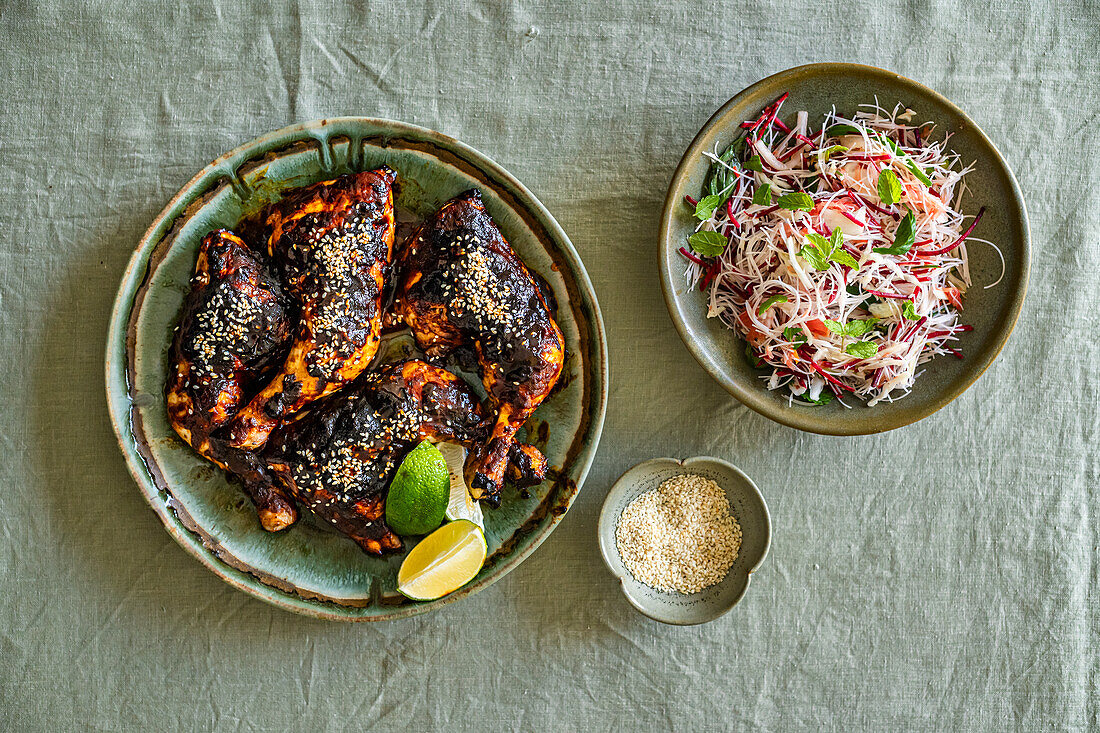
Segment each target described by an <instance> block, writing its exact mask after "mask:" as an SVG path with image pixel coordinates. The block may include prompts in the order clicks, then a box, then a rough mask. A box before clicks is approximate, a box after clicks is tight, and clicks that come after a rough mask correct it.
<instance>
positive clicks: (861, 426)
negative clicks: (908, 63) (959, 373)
mask: <svg viewBox="0 0 1100 733" xmlns="http://www.w3.org/2000/svg"><path fill="white" fill-rule="evenodd" d="M807 72H819V73H829V74H843V73H851V72H859V73H862V74H869V75H872V76H877V77H880V78H889V79H890V80H891V81H893V82H895V83H897V82H900V83H901V84H903V85H909V86H911V87H913V88H914V90H915V91H916V92H918V93H919V94H924V95H927V96H928V97H930V98H931V99H932V100H933V101H934V102H936V103H937V104H940V105H943V106H944V107H947V108H948V109H949V110H950V111H951V112H952V113H953V114H957V115H958V116H959V117H960V118H961V119H962V120H963V121H964V122H966V124H968V125H969V126H970V128H971V129H972V130H973V132H975V133H976V134H977V135H978V137H979V138H980V139H981V140H982V142H983V143H984V144H985V145H987V146H988V147H989V149H990V150H991V151H992V153H993V157H994V159H995V161H996V163H997V164H998V165H999V166H1000V168H1001V169H1002V170H1003V172H1004V173H1005V174H1006V176H1007V179H1008V182H1009V184H1010V187H1011V191H1012V194H1013V196H1012V198H1013V200H1014V202H1015V203H1017V204H1018V206H1019V217H1020V219H1021V220H1022V222H1023V231H1022V232H1021V234H1022V237H1021V242H1022V248H1021V249H1022V251H1021V253H1020V260H1021V266H1020V280H1019V287H1018V288H1016V289H1015V291H1014V292H1013V293H1012V299H1011V301H1010V302H1009V308H1008V315H1007V318H1006V320H1005V321H1004V322H1003V323H1002V324H1001V326H1000V328H999V329H998V332H997V335H996V338H995V341H994V342H993V343H992V344H991V345H990V348H988V349H987V350H986V351H985V352H984V353H983V355H982V357H981V359H980V360H978V362H977V366H976V371H974V372H972V373H971V374H969V375H968V376H967V377H966V378H965V379H964V380H962V384H956V385H955V386H952V387H951V388H950V389H946V390H944V391H942V392H940V393H939V394H937V395H936V396H935V398H934V399H931V400H929V401H928V402H927V403H926V404H925V405H924V406H923V407H922V408H920V409H915V410H912V411H906V412H903V413H900V414H898V415H896V416H894V417H892V418H891V419H885V418H884V417H883V416H882V415H877V416H875V415H868V417H870V418H874V420H865V421H862V422H859V423H855V424H846V423H843V424H841V425H840V426H839V427H838V426H837V425H836V424H834V421H830V420H828V418H827V417H825V416H819V415H816V414H814V413H810V412H805V411H796V410H784V409H779V408H777V407H776V405H774V404H773V403H771V402H769V401H767V400H766V398H765V394H764V393H765V392H766V390H764V391H762V389H761V388H760V387H757V386H755V385H754V386H753V387H746V386H745V385H742V384H741V383H740V382H738V380H737V379H735V378H731V377H729V376H728V375H725V374H723V373H722V371H721V369H720V368H719V365H718V364H717V362H716V361H715V360H714V359H713V358H712V357H711V356H710V355H709V354H708V353H707V351H706V350H705V349H704V348H702V347H701V346H700V345H699V344H698V343H697V342H696V341H695V339H694V337H693V336H692V334H691V333H690V331H689V329H688V326H687V319H686V318H685V316H684V312H683V309H682V308H681V305H680V302H679V298H677V296H676V294H675V289H676V283H675V281H674V280H673V278H674V277H676V275H675V274H674V273H673V272H672V271H670V269H669V266H668V261H669V257H670V256H671V253H670V249H671V250H675V249H676V247H675V246H674V243H673V242H672V241H671V237H672V228H673V217H674V216H675V212H676V209H677V206H678V205H679V197H678V196H677V195H676V189H677V187H678V185H679V183H680V182H681V180H682V179H683V178H684V177H685V175H686V174H687V171H688V170H689V168H690V167H691V166H692V165H694V164H696V162H697V158H698V156H699V154H700V152H701V149H702V145H703V139H704V138H705V137H706V136H707V135H708V134H709V133H710V132H711V130H712V129H713V128H715V127H717V126H719V125H720V124H722V122H723V118H725V117H726V116H728V115H729V114H730V113H731V111H732V109H733V108H734V107H736V106H737V105H738V104H739V103H740V102H741V100H742V99H743V98H745V97H747V96H750V95H752V94H753V93H755V92H756V91H757V90H758V89H760V88H761V87H765V86H770V85H773V84H775V83H777V82H779V81H781V80H783V79H785V78H787V77H794V76H799V75H802V74H805V73H807ZM657 264H658V269H659V273H660V280H661V291H662V293H663V295H664V300H665V306H666V307H667V308H668V312H669V316H670V317H671V319H672V322H673V325H674V326H675V327H676V331H677V333H678V334H679V335H680V339H681V340H682V341H683V342H684V345H685V346H687V349H688V351H689V352H690V353H691V355H692V356H693V357H694V358H695V360H696V361H697V362H698V363H699V365H700V366H701V367H702V368H703V370H704V371H706V372H707V374H709V375H710V376H711V378H712V379H714V380H715V381H716V382H718V384H720V385H721V386H722V387H723V388H724V389H725V390H726V391H727V392H729V393H730V394H731V395H733V396H734V397H736V398H737V399H738V400H739V401H740V402H741V403H742V404H743V405H745V406H746V407H748V408H749V409H751V410H753V411H754V412H756V413H759V414H760V415H763V416H764V417H766V418H768V419H770V420H773V421H775V422H777V423H780V424H782V425H786V426H788V427H791V428H796V429H798V430H803V431H805V432H809V433H817V434H819V435H838V436H847V435H872V434H875V433H883V432H886V431H889V430H895V429H897V428H901V427H905V426H906V425H911V424H913V423H915V422H918V421H920V420H923V419H924V418H926V417H928V416H929V415H932V414H934V413H936V412H938V411H939V410H940V409H942V408H943V407H945V406H946V405H948V404H949V403H951V402H952V401H953V400H955V398H957V397H958V396H959V395H961V394H962V393H963V392H965V391H966V390H967V389H969V388H970V387H971V386H972V385H973V384H974V383H975V382H976V381H978V379H979V378H980V377H981V376H982V375H983V374H984V373H985V371H986V370H987V369H988V368H989V367H990V366H991V365H992V364H993V362H994V361H996V359H997V357H998V356H999V355H1000V353H1001V351H1002V350H1003V349H1004V347H1005V344H1007V343H1008V339H1009V337H1011V335H1012V332H1013V331H1014V330H1015V328H1016V323H1017V322H1018V320H1019V317H1020V312H1021V311H1022V309H1023V305H1024V300H1025V298H1026V296H1027V288H1028V283H1029V280H1030V273H1031V222H1030V219H1029V218H1028V213H1027V205H1026V203H1025V201H1024V196H1023V192H1022V191H1021V189H1020V184H1019V182H1018V181H1017V180H1016V174H1015V173H1013V171H1012V168H1011V167H1010V166H1009V165H1008V162H1007V161H1006V160H1005V158H1004V155H1003V154H1002V153H1001V151H1000V149H998V148H997V146H996V145H995V144H994V143H993V141H992V140H991V139H990V138H989V136H988V135H986V133H985V131H984V130H982V128H981V127H979V126H978V124H977V123H975V122H974V120H972V119H971V118H970V116H969V115H968V114H966V112H964V111H963V110H962V109H961V108H960V107H959V106H958V105H956V104H955V103H954V102H952V101H951V100H949V99H948V98H947V97H945V96H944V95H942V94H940V93H939V92H937V91H935V90H934V89H931V88H929V87H927V86H925V85H924V84H921V83H920V82H918V81H914V80H913V79H910V78H908V77H906V76H902V75H901V74H898V73H896V72H893V71H889V70H888V69H883V68H880V67H878V66H869V65H865V64H855V63H848V62H819V63H810V64H803V65H801V66H794V67H791V68H789V69H784V70H783V71H779V72H777V73H775V74H771V75H770V76H767V77H765V78H763V79H760V80H759V81H757V82H755V83H753V84H750V85H749V86H747V87H745V88H744V89H742V90H741V91H739V92H738V93H737V94H735V95H734V96H733V97H731V98H730V99H729V100H728V101H727V102H726V103H725V104H723V105H722V106H721V107H719V108H718V110H717V111H715V112H714V114H712V115H711V116H710V118H709V119H708V120H707V121H706V123H705V124H704V125H703V126H702V127H701V128H700V129H699V132H698V133H696V135H695V137H694V138H692V141H691V143H690V144H689V145H688V147H687V150H685V151H684V155H683V156H682V157H681V158H680V162H679V164H678V165H677V166H676V170H675V172H673V174H672V178H671V180H670V182H669V186H668V191H667V193H666V194H665V202H664V208H663V210H662V212H661V221H660V227H659V230H658V247H657ZM872 409H873V408H872Z"/></svg>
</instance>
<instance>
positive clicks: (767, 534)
mask: <svg viewBox="0 0 1100 733" xmlns="http://www.w3.org/2000/svg"><path fill="white" fill-rule="evenodd" d="M707 463H712V464H718V465H720V466H722V467H723V468H725V469H726V470H728V471H731V472H732V473H734V474H736V475H737V476H739V477H740V478H741V480H742V481H743V482H744V483H745V484H747V485H748V486H749V488H750V489H751V490H752V491H751V493H752V495H754V496H755V497H756V499H757V500H758V501H759V502H760V508H761V509H763V519H764V549H763V551H762V552H761V553H760V557H758V558H756V562H754V563H753V565H752V567H751V568H749V569H748V570H747V571H746V573H745V585H744V587H743V588H742V589H741V592H740V593H738V594H737V596H736V597H734V598H733V600H732V601H731V602H730V603H729V605H727V606H725V607H724V608H722V609H721V610H720V611H718V612H717V613H715V614H714V615H713V616H709V617H707V618H702V619H699V620H698V621H673V620H670V619H668V618H665V617H661V616H660V615H658V614H657V613H656V612H655V611H653V610H652V609H650V608H648V607H647V606H645V605H643V604H642V603H640V602H638V601H637V600H635V599H634V597H633V596H631V595H630V594H629V593H627V592H626V580H627V579H626V576H624V575H623V574H622V573H619V572H617V571H616V570H615V567H614V566H613V564H612V562H611V554H612V553H614V554H615V556H616V557H619V553H618V549H617V548H616V547H614V542H612V541H610V540H606V539H605V534H606V532H605V530H604V528H605V526H609V525H608V524H607V523H609V522H611V521H612V517H611V507H610V503H611V497H612V496H613V495H615V494H616V493H620V485H622V484H623V481H624V480H625V479H626V477H627V476H628V475H630V474H631V473H634V472H635V471H637V470H638V469H641V468H643V467H647V466H670V467H671V466H676V467H678V468H684V469H690V468H691V467H692V466H694V465H696V464H707ZM722 491H723V492H724V493H725V494H726V496H727V499H728V497H729V491H730V490H729V489H728V488H727V487H725V486H723V487H722ZM635 496H637V494H636V495H635ZM616 524H617V521H616ZM596 538H597V541H598V542H599V545H600V557H601V558H602V559H603V562H604V565H605V566H606V567H607V570H608V572H610V573H611V575H612V576H614V578H615V581H616V582H617V584H618V587H619V592H620V593H622V594H623V597H625V598H626V600H627V603H629V604H630V605H631V606H632V607H633V608H634V610H636V611H638V613H640V614H642V615H643V616H645V617H647V618H650V619H653V620H654V621H658V622H660V623H662V624H668V625H669V626H698V625H699V624H705V623H710V622H711V621H715V620H717V619H719V618H721V617H722V616H725V615H726V614H727V613H729V612H730V611H731V610H733V608H734V606H736V605H737V604H738V603H740V602H741V599H743V598H744V597H745V595H746V594H747V593H748V592H749V586H750V585H751V584H752V576H753V574H754V573H755V572H756V571H757V570H759V569H760V566H761V565H763V564H764V560H766V559H767V557H768V553H769V552H770V551H771V546H772V518H771V510H770V509H768V502H767V501H766V500H765V499H764V494H763V493H762V492H761V491H760V487H759V486H757V485H756V482H755V481H753V480H752V478H750V477H749V475H748V474H747V473H745V472H744V471H742V470H741V469H740V468H738V467H737V466H735V465H733V464H732V463H730V462H729V461H727V460H725V459H722V458H718V457H716V456H692V457H691V458H684V459H679V458H670V457H667V456H664V457H659V458H650V459H648V460H645V461H641V462H640V463H636V464H634V465H633V466H631V467H630V468H628V469H626V470H625V471H623V472H622V474H620V476H619V477H618V478H617V479H615V482H614V483H613V484H611V488H610V489H608V490H607V494H606V495H605V496H604V500H603V504H602V505H601V506H600V515H599V517H598V518H597V520H596ZM620 564H622V563H621V559H620ZM627 573H629V570H628V571H627Z"/></svg>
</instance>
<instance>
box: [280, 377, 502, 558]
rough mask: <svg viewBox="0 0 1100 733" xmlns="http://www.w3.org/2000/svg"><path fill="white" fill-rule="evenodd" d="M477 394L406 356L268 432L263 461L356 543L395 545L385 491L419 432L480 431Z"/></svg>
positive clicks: (475, 434) (468, 441)
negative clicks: (406, 359) (390, 527)
mask: <svg viewBox="0 0 1100 733" xmlns="http://www.w3.org/2000/svg"><path fill="white" fill-rule="evenodd" d="M488 427H489V421H488V420H486V418H485V417H484V415H483V413H482V411H481V405H480V404H479V403H478V399H477V395H476V394H474V392H473V391H472V390H471V389H470V388H469V386H467V384H466V383H465V382H464V381H462V380H461V379H460V378H458V377H456V376H455V375H454V374H451V373H450V372H448V371H446V370H445V369H442V368H440V367H436V366H432V365H430V364H427V363H425V362H423V361H415V360H414V361H406V362H402V363H398V364H391V365H388V366H386V367H383V368H382V369H380V370H379V371H377V372H372V373H369V374H364V375H363V376H361V377H360V378H359V379H358V380H357V381H356V382H355V383H354V384H352V385H351V386H349V387H348V388H347V389H345V390H343V391H341V392H340V393H338V394H336V395H333V396H332V397H329V398H327V399H325V400H323V401H321V402H318V403H315V404H314V406H313V407H312V408H311V409H310V412H309V414H307V415H305V416H303V417H302V418H300V419H298V420H295V421H294V422H291V423H287V424H286V425H284V426H283V427H282V428H280V429H279V430H278V431H277V432H276V433H275V434H274V435H273V436H272V438H271V441H270V442H269V443H268V445H267V447H266V449H265V452H266V456H267V461H268V465H269V466H270V468H271V471H272V472H273V473H274V474H275V476H276V478H277V479H278V480H279V482H280V483H281V484H282V486H283V487H284V488H285V490H286V491H287V492H289V493H290V494H291V495H292V496H293V497H294V498H296V499H297V500H298V501H299V502H301V503H302V504H303V505H304V506H307V507H309V508H310V509H312V510H313V512H314V513H315V514H317V515H318V516H319V517H321V518H322V519H324V520H325V521H327V522H330V523H331V524H332V526H333V527H335V528H336V529H338V530H339V531H341V532H343V533H344V534H346V535H348V536H349V537H351V538H352V539H353V540H355V542H356V543H358V544H359V546H360V547H362V548H363V549H364V550H366V551H367V552H369V553H372V554H376V555H378V554H382V553H383V552H386V551H390V550H398V549H400V548H401V540H400V538H399V537H398V536H397V535H396V534H394V533H393V532H392V531H390V529H389V527H387V526H386V523H385V521H384V515H385V503H386V492H387V487H388V486H389V484H390V481H391V480H392V479H393V474H394V472H395V471H396V470H397V467H398V466H400V465H401V461H402V460H403V459H404V457H405V455H406V454H407V453H408V452H409V451H411V450H412V449H413V448H415V447H416V446H417V444H418V443H419V442H420V441H421V440H423V439H425V438H431V439H434V440H447V441H451V442H455V443H461V444H463V445H466V446H472V445H474V444H475V443H477V442H478V441H479V440H481V439H482V438H483V437H484V436H485V434H486V432H487V431H488Z"/></svg>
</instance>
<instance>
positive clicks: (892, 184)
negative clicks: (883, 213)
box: [878, 168, 901, 206]
mask: <svg viewBox="0 0 1100 733" xmlns="http://www.w3.org/2000/svg"><path fill="white" fill-rule="evenodd" d="M878 197H879V198H880V199H882V205H883V206H891V205H893V204H896V203H897V202H899V201H901V183H899V182H898V177H897V175H895V174H894V172H893V171H892V170H890V169H889V168H887V169H886V170H884V171H883V172H882V173H879V174H878Z"/></svg>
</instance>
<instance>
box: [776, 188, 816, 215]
mask: <svg viewBox="0 0 1100 733" xmlns="http://www.w3.org/2000/svg"><path fill="white" fill-rule="evenodd" d="M776 203H777V204H779V205H780V206H781V207H783V208H784V209H788V210H790V211H800V210H801V211H809V210H810V209H812V208H813V207H814V200H813V199H812V198H810V194H808V193H804V192H802V191H792V192H791V193H785V194H783V195H782V196H780V197H779V200H778V201H776Z"/></svg>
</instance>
